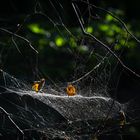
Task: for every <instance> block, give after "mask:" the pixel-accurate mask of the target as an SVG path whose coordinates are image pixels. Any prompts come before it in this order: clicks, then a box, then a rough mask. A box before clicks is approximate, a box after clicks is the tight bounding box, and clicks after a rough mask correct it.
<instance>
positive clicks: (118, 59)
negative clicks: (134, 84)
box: [72, 2, 140, 78]
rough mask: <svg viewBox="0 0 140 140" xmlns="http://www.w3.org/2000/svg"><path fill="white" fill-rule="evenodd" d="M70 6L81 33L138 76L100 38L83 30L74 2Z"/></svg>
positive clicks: (136, 74)
mask: <svg viewBox="0 0 140 140" xmlns="http://www.w3.org/2000/svg"><path fill="white" fill-rule="evenodd" d="M72 6H73V9H74V12H75V14H76V16H77V19H78V21H79V24H80V27H81V30H82V32H83V34H84V35H85V36H87V37H89V38H91V39H93V40H95V41H96V42H97V43H99V44H100V45H101V46H103V47H104V48H105V49H106V50H107V51H108V52H110V53H111V54H112V55H113V56H114V57H115V58H116V59H117V61H118V62H119V63H120V64H121V66H122V67H123V68H124V69H126V70H127V71H129V72H130V73H132V74H134V75H135V76H137V77H139V78H140V75H139V74H138V73H136V72H135V71H133V70H132V69H130V68H129V67H128V66H126V65H125V64H124V63H123V62H122V60H121V59H120V58H119V57H118V56H117V55H116V54H115V53H114V52H113V51H112V50H111V49H110V48H109V47H108V46H107V45H106V44H104V43H103V42H102V41H100V40H99V39H98V38H96V37H95V36H94V35H92V34H90V33H88V32H86V30H85V28H84V26H83V24H82V21H81V19H80V16H79V14H78V12H77V8H76V4H74V3H73V2H72Z"/></svg>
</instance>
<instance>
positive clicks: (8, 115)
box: [0, 106, 24, 135]
mask: <svg viewBox="0 0 140 140" xmlns="http://www.w3.org/2000/svg"><path fill="white" fill-rule="evenodd" d="M0 110H1V111H2V113H3V114H4V115H6V116H7V117H8V119H9V120H10V122H11V123H12V124H13V125H14V126H15V127H16V129H17V130H18V131H19V132H20V133H21V134H22V135H24V132H23V131H22V130H21V129H20V128H19V127H18V125H17V124H16V123H15V122H14V121H13V119H12V118H11V117H10V114H9V113H8V112H7V111H6V110H5V109H4V108H2V107H1V106H0Z"/></svg>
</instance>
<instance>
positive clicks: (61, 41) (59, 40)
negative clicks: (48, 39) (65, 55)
mask: <svg viewBox="0 0 140 140" xmlns="http://www.w3.org/2000/svg"><path fill="white" fill-rule="evenodd" d="M55 44H56V46H58V47H62V46H63V45H64V44H65V40H64V39H63V38H62V37H60V36H59V37H57V38H56V39H55Z"/></svg>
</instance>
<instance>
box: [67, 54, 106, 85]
mask: <svg viewBox="0 0 140 140" xmlns="http://www.w3.org/2000/svg"><path fill="white" fill-rule="evenodd" d="M107 55H108V53H107V54H106V55H105V57H103V59H102V60H101V61H100V63H98V64H97V65H96V66H94V67H93V68H92V69H91V70H90V71H89V72H87V73H86V74H84V75H83V76H81V77H80V78H78V79H76V80H75V81H72V82H68V83H71V84H75V83H77V82H79V81H81V80H82V79H84V78H85V77H87V76H88V75H90V74H91V73H92V72H93V71H95V70H96V69H97V68H99V67H100V65H101V64H102V63H104V60H105V59H106V58H107Z"/></svg>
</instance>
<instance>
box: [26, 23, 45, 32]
mask: <svg viewBox="0 0 140 140" xmlns="http://www.w3.org/2000/svg"><path fill="white" fill-rule="evenodd" d="M28 28H29V29H30V30H31V31H32V32H33V33H36V34H45V30H44V29H43V28H41V27H39V25H38V24H30V25H29V26H28Z"/></svg>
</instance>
